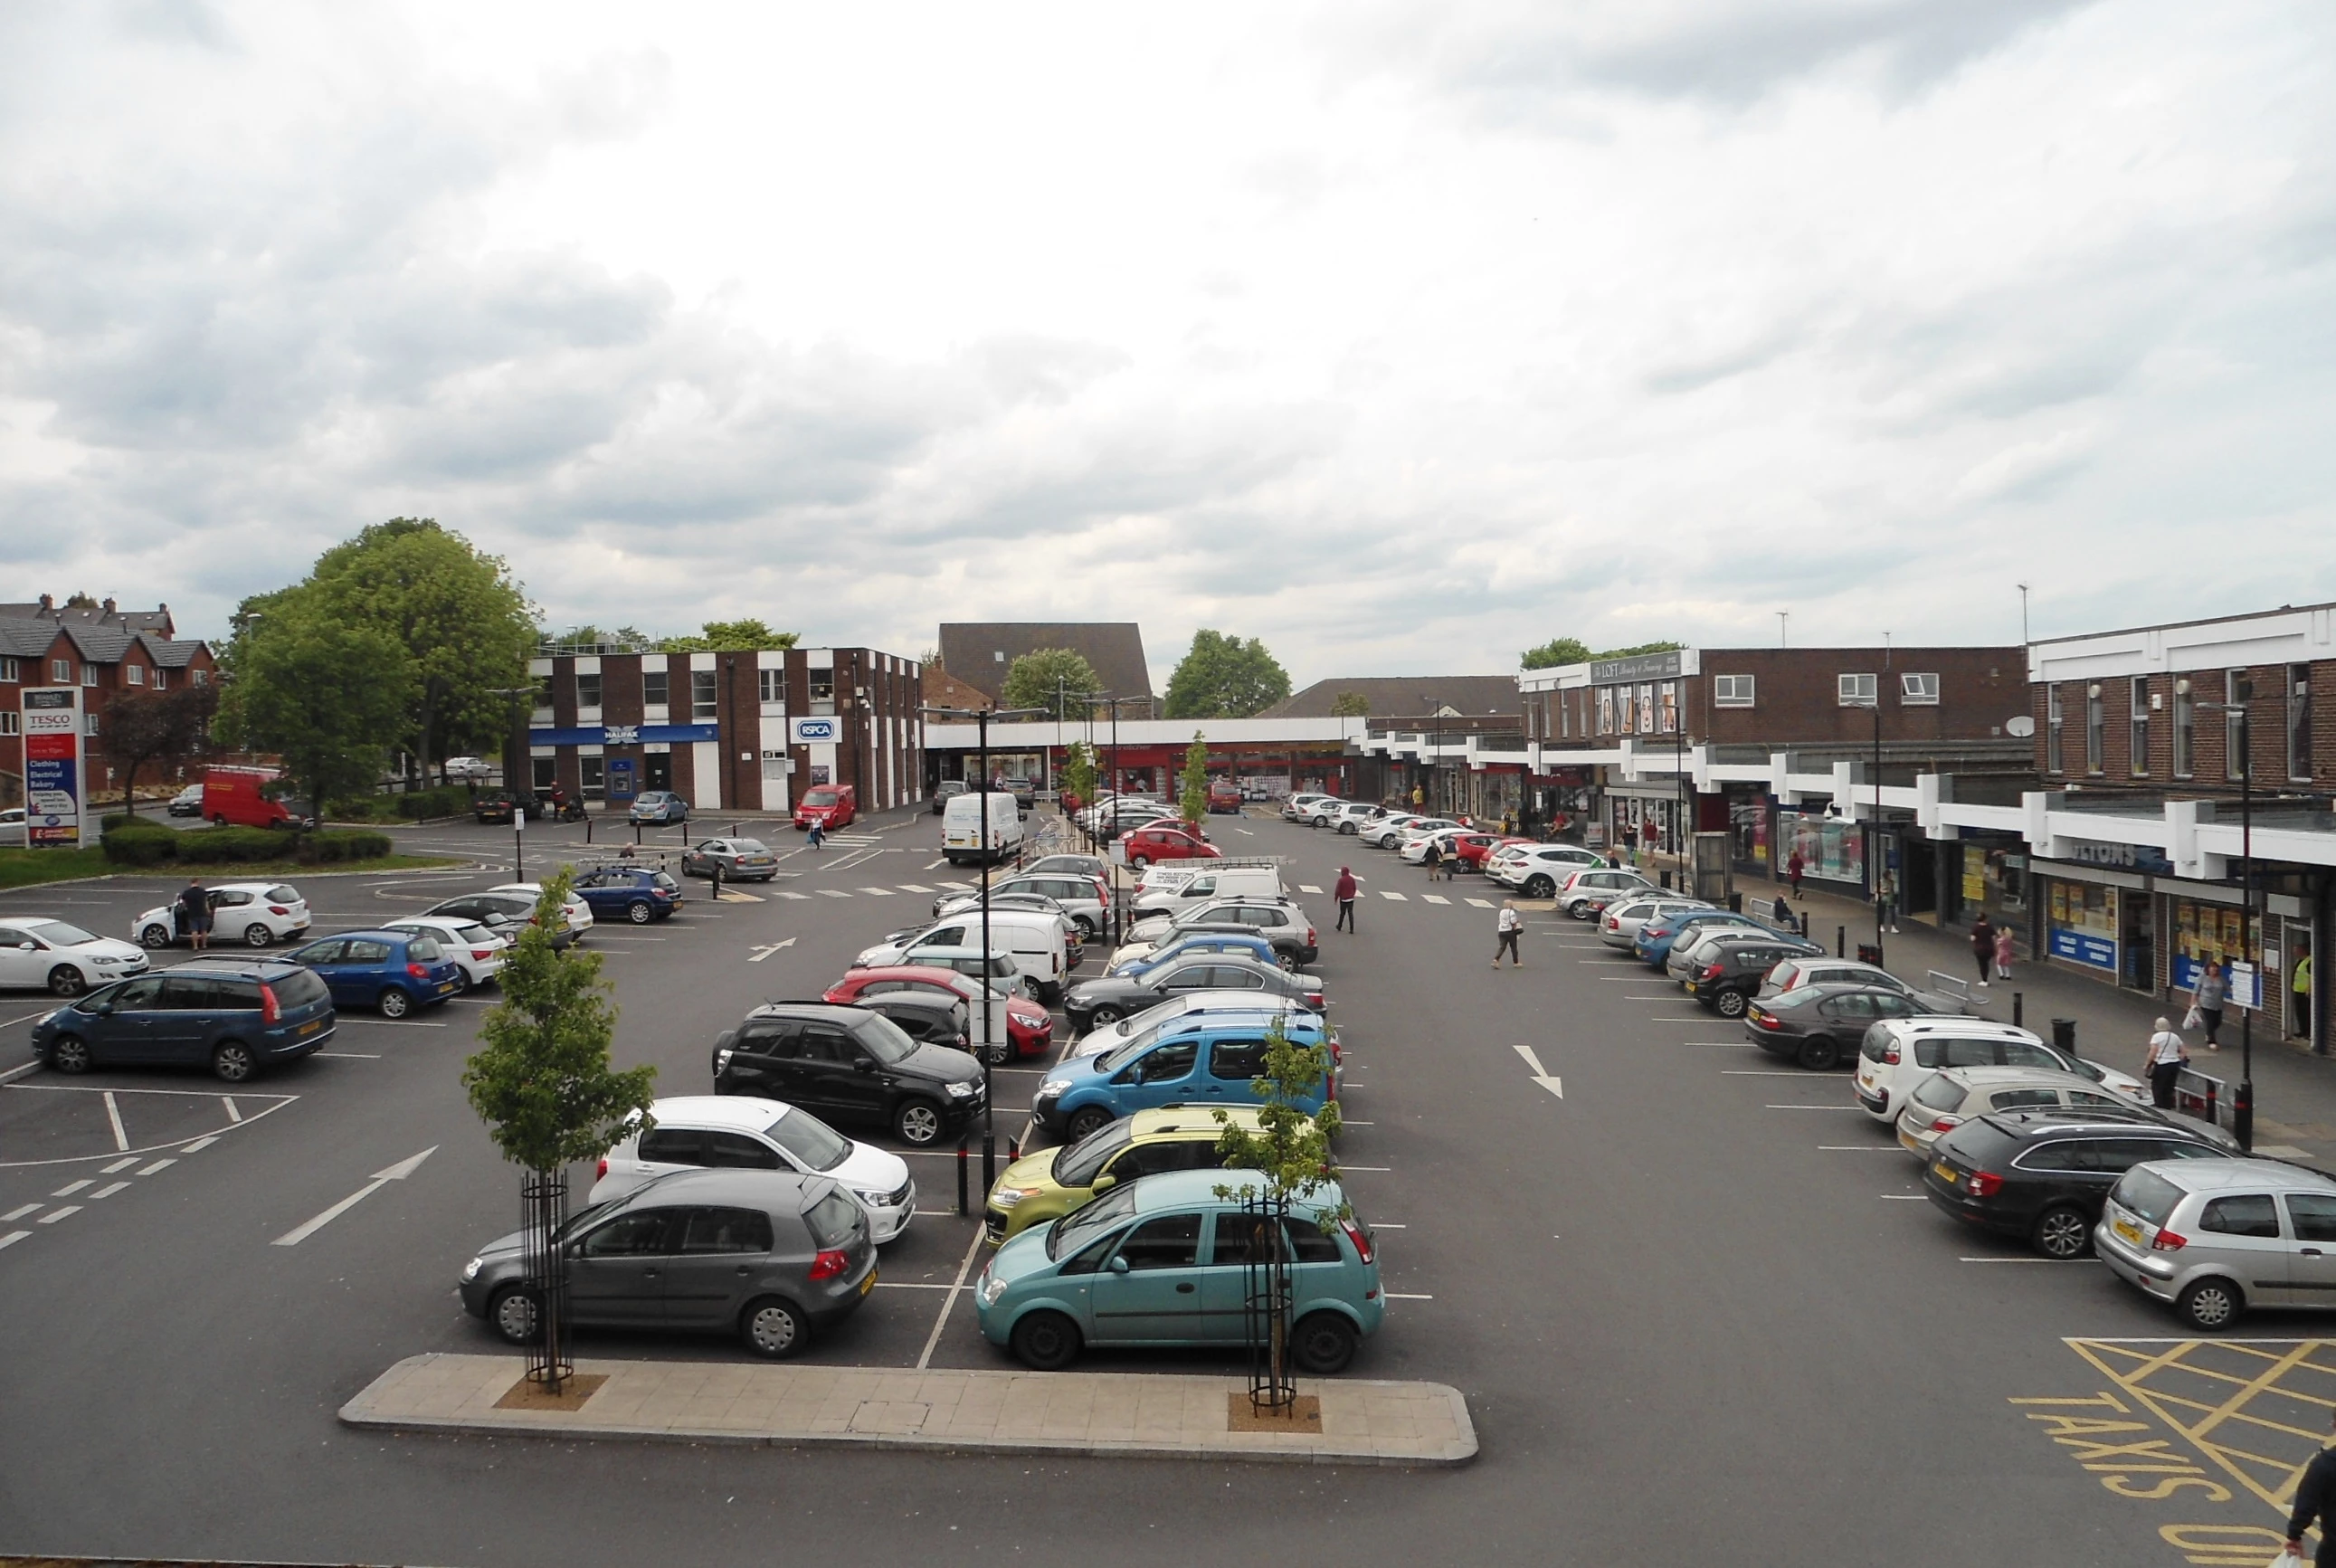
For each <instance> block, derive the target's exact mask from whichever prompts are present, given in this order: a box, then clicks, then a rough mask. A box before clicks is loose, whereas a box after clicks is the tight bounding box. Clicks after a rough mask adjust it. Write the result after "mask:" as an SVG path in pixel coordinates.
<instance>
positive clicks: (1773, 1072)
mask: <svg viewBox="0 0 2336 1568" xmlns="http://www.w3.org/2000/svg"><path fill="white" fill-rule="evenodd" d="M1719 1076H1721V1077H1723V1078H1806V1077H1807V1076H1808V1074H1806V1073H1804V1072H1800V1071H1797V1070H1796V1069H1795V1068H1792V1067H1722V1068H1720V1069H1719Z"/></svg>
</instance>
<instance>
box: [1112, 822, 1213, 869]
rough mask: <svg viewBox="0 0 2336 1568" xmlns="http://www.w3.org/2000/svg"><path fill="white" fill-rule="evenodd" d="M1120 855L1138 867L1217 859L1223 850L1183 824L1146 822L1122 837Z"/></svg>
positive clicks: (1120, 838)
mask: <svg viewBox="0 0 2336 1568" xmlns="http://www.w3.org/2000/svg"><path fill="white" fill-rule="evenodd" d="M1119 852H1120V855H1121V858H1123V859H1124V860H1125V861H1126V862H1127V863H1128V864H1129V865H1132V866H1134V867H1135V868H1137V869H1138V870H1142V869H1143V868H1144V867H1145V866H1148V865H1150V864H1152V863H1153V862H1154V861H1195V860H1199V861H1208V860H1215V859H1216V858H1218V857H1219V856H1220V855H1222V853H1223V851H1222V850H1220V849H1218V848H1217V846H1216V845H1214V844H1211V843H1203V842H1201V841H1200V840H1199V839H1197V838H1194V837H1193V836H1192V834H1191V833H1186V832H1185V831H1184V830H1183V828H1181V827H1170V826H1166V825H1160V826H1147V827H1140V828H1137V829H1135V830H1134V832H1133V833H1122V834H1121V835H1120V837H1119Z"/></svg>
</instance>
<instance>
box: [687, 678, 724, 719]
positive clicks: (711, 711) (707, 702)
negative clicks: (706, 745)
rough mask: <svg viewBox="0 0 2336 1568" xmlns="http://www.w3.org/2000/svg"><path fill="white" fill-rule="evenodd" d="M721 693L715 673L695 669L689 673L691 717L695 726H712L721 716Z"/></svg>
mask: <svg viewBox="0 0 2336 1568" xmlns="http://www.w3.org/2000/svg"><path fill="white" fill-rule="evenodd" d="M721 695H722V694H721V692H720V690H719V688H718V687H717V685H716V683H715V675H714V671H712V670H710V669H694V670H691V671H690V672H689V717H690V722H691V723H693V724H712V723H713V722H714V721H715V717H716V716H718V714H719V705H720V701H721Z"/></svg>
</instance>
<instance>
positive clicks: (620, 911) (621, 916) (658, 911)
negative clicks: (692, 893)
mask: <svg viewBox="0 0 2336 1568" xmlns="http://www.w3.org/2000/svg"><path fill="white" fill-rule="evenodd" d="M576 896H577V897H578V898H579V899H582V900H583V901H585V903H587V904H588V905H589V906H590V907H591V910H592V918H593V919H594V920H630V921H632V922H633V924H635V925H637V926H645V925H647V924H648V923H649V922H650V921H651V920H663V919H665V918H666V917H667V915H669V914H671V913H673V911H676V910H677V909H679V908H681V884H680V883H678V882H676V881H674V880H673V878H672V877H671V876H670V875H668V874H667V873H666V872H653V871H648V870H645V869H644V868H642V867H640V866H602V867H600V868H599V870H597V871H589V872H584V873H583V874H582V875H580V876H579V877H578V878H577V879H576Z"/></svg>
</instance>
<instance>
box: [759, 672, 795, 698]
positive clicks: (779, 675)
mask: <svg viewBox="0 0 2336 1568" xmlns="http://www.w3.org/2000/svg"><path fill="white" fill-rule="evenodd" d="M754 685H755V687H757V688H758V690H759V692H760V695H761V699H762V700H763V701H764V702H784V701H786V700H787V672H786V671H784V670H783V669H758V670H756V671H755V672H754Z"/></svg>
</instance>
